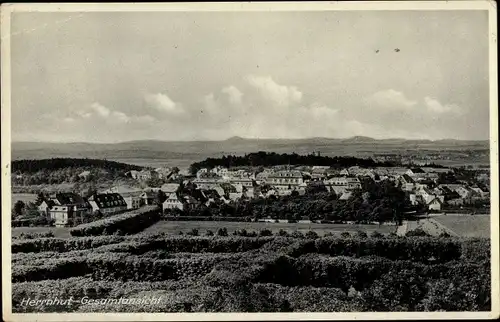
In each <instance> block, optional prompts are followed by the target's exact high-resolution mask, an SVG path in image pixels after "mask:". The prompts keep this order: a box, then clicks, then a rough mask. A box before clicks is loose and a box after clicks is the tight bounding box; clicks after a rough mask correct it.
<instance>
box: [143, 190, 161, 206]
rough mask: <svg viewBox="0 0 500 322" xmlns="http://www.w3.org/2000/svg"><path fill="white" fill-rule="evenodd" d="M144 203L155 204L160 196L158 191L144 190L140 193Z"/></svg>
mask: <svg viewBox="0 0 500 322" xmlns="http://www.w3.org/2000/svg"><path fill="white" fill-rule="evenodd" d="M140 197H141V199H142V201H143V204H144V205H154V204H155V201H156V198H157V197H158V192H157V191H153V190H146V191H143V192H142V193H141V195H140Z"/></svg>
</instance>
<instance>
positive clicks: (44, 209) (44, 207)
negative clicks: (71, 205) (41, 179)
mask: <svg viewBox="0 0 500 322" xmlns="http://www.w3.org/2000/svg"><path fill="white" fill-rule="evenodd" d="M54 205H55V202H54V200H52V199H48V200H44V201H42V203H41V204H40V205H39V206H38V212H40V214H41V215H47V216H48V215H49V210H50V208H52V206H54Z"/></svg>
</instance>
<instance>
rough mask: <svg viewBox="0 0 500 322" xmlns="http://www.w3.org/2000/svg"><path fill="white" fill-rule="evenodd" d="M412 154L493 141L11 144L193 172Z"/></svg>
mask: <svg viewBox="0 0 500 322" xmlns="http://www.w3.org/2000/svg"><path fill="white" fill-rule="evenodd" d="M408 148H411V149H426V150H434V151H445V150H456V149H468V150H485V149H489V141H458V140H438V141H430V140H406V139H398V138H395V139H383V140H377V139H374V138H370V137H366V136H355V137H351V138H346V139H339V138H337V139H336V138H325V137H314V138H306V139H251V138H242V137H239V136H235V137H231V138H228V139H226V140H222V141H159V140H138V141H129V142H120V143H82V142H77V143H48V142H12V159H13V160H19V159H46V158H92V159H107V160H114V161H120V162H125V163H131V164H139V165H148V166H153V164H154V166H179V167H184V166H189V165H190V164H191V163H193V162H196V161H201V160H204V159H206V158H207V157H221V156H222V155H228V154H232V155H245V154H248V153H251V152H259V151H267V152H276V153H297V154H301V155H304V154H309V153H313V152H315V153H317V152H320V153H321V155H325V156H355V157H367V156H370V155H373V154H380V153H400V152H404V151H406V150H407V149H408Z"/></svg>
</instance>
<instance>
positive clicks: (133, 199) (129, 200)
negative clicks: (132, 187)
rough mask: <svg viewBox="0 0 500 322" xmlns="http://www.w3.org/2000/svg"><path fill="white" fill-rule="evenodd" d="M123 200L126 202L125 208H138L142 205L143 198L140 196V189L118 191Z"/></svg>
mask: <svg viewBox="0 0 500 322" xmlns="http://www.w3.org/2000/svg"><path fill="white" fill-rule="evenodd" d="M120 195H121V196H122V198H123V200H125V203H126V204H127V209H138V208H140V207H142V206H143V205H144V200H143V199H142V198H141V192H140V191H135V192H134V191H130V192H122V193H120Z"/></svg>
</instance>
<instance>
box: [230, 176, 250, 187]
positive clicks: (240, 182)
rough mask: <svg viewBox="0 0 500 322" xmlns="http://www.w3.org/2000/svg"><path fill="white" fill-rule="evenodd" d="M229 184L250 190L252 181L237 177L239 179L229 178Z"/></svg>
mask: <svg viewBox="0 0 500 322" xmlns="http://www.w3.org/2000/svg"><path fill="white" fill-rule="evenodd" d="M229 182H230V183H231V184H233V185H241V186H242V187H246V188H252V187H253V180H252V179H251V178H245V177H239V178H231V179H229Z"/></svg>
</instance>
